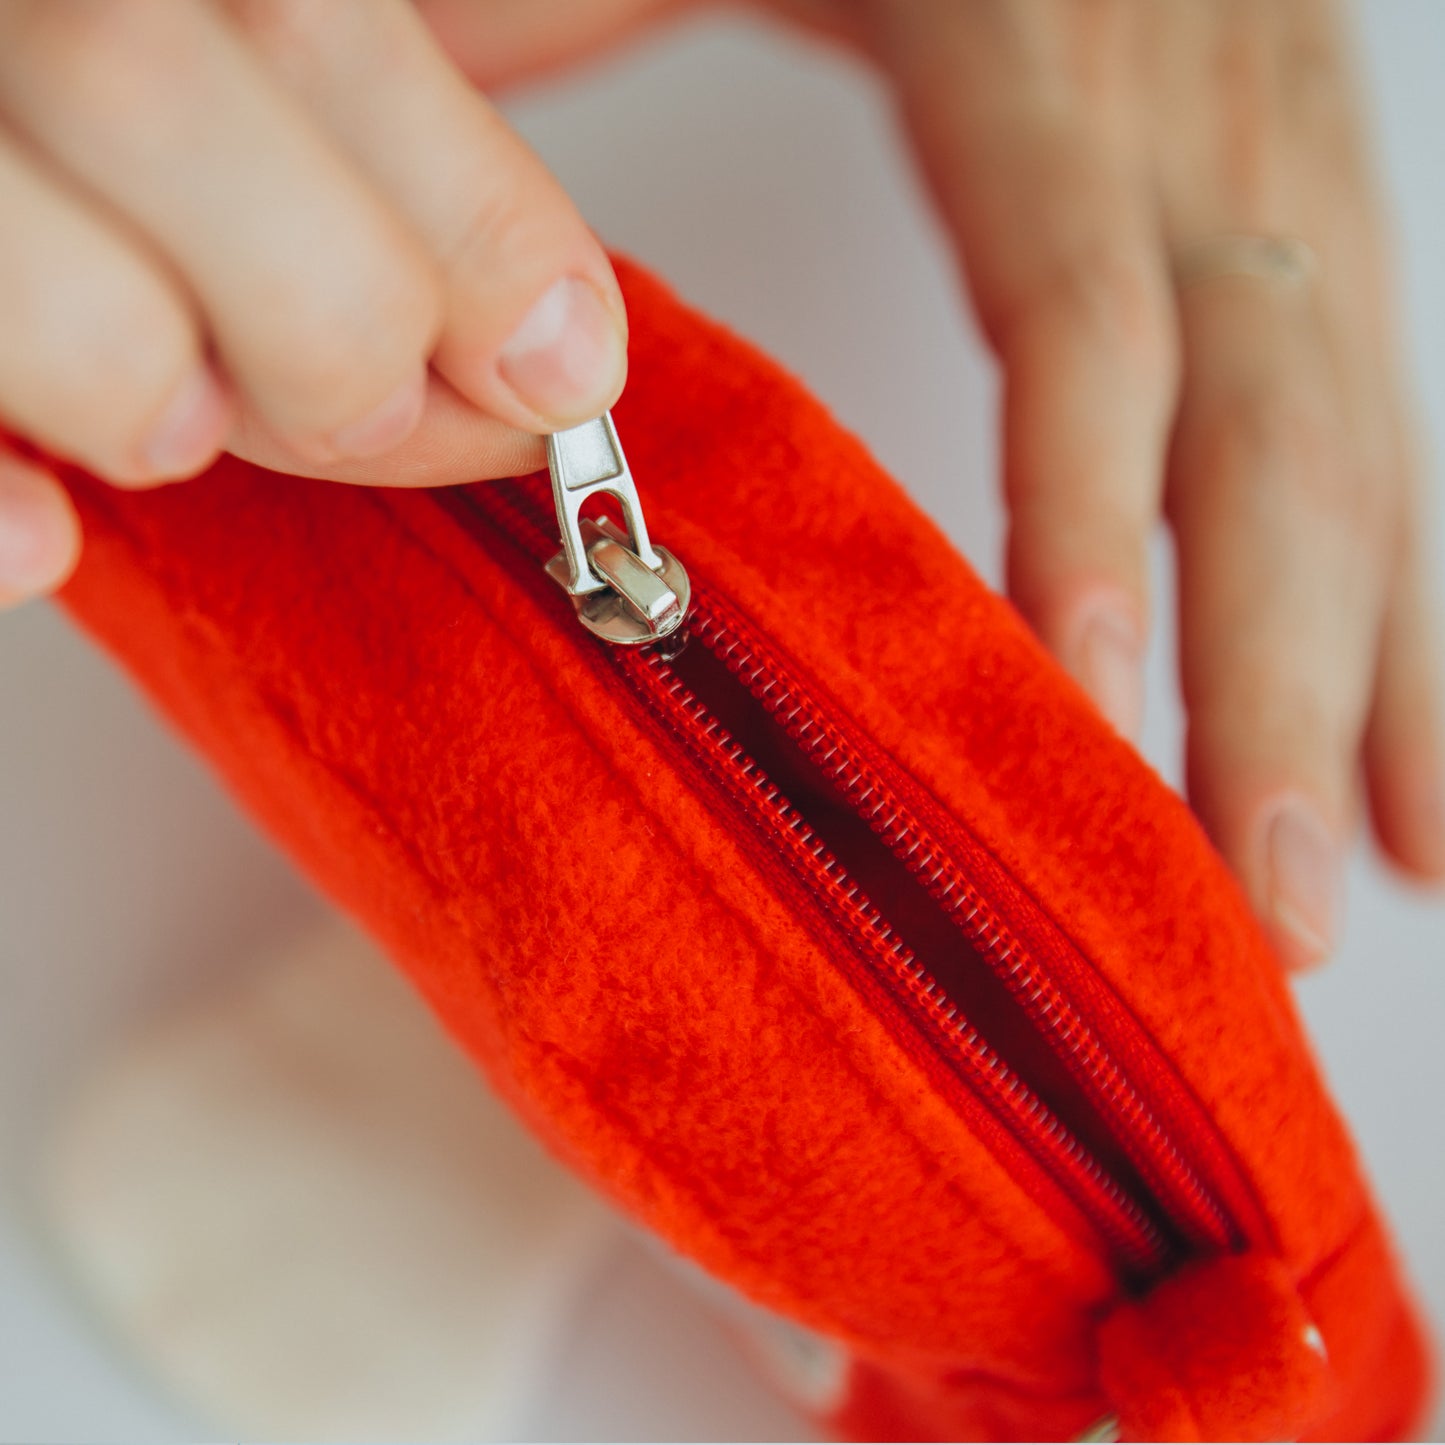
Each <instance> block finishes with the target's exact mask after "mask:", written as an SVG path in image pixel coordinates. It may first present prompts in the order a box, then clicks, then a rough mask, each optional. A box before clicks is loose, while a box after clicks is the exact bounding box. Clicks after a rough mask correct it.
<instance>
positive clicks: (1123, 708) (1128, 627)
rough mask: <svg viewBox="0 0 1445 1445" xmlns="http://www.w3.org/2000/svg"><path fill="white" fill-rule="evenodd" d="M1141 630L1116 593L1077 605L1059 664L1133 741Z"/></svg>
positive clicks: (1139, 704) (1138, 719) (1139, 710)
mask: <svg viewBox="0 0 1445 1445" xmlns="http://www.w3.org/2000/svg"><path fill="white" fill-rule="evenodd" d="M1143 634H1144V630H1143V627H1142V625H1141V624H1140V622H1139V619H1138V613H1137V609H1135V608H1134V607H1133V606H1131V605H1130V604H1129V603H1128V602H1127V601H1126V600H1125V599H1124V598H1122V597H1118V598H1115V597H1105V598H1095V599H1093V600H1091V601H1090V602H1089V603H1088V604H1087V605H1085V606H1084V607H1082V608H1080V609H1079V611H1078V614H1077V616H1076V618H1075V620H1074V623H1073V625H1072V626H1071V627H1070V629H1069V631H1068V634H1067V636H1068V641H1067V642H1066V644H1065V646H1064V648H1063V650H1062V660H1063V663H1064V666H1065V667H1066V668H1067V669H1068V671H1069V672H1070V673H1071V674H1072V676H1073V677H1074V679H1075V681H1077V682H1078V683H1079V685H1080V686H1081V687H1082V688H1083V689H1084V691H1085V692H1087V693H1088V694H1089V696H1090V697H1091V698H1092V699H1093V700H1094V704H1095V706H1096V707H1097V708H1098V709H1099V711H1100V712H1101V713H1102V714H1103V716H1104V719H1105V721H1106V722H1108V723H1109V725H1110V726H1111V727H1112V728H1113V729H1114V731H1115V732H1117V733H1118V734H1119V735H1120V737H1123V738H1125V739H1127V740H1129V741H1131V742H1132V741H1134V740H1135V739H1137V737H1138V736H1139V731H1140V728H1141V726H1142V724H1143V719H1144V674H1143V652H1144V635H1143Z"/></svg>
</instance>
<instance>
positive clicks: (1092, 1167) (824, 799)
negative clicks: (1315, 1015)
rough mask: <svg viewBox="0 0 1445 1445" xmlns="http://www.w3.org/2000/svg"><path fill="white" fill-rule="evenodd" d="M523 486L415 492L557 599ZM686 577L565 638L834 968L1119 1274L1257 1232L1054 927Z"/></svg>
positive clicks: (1172, 1081)
mask: <svg viewBox="0 0 1445 1445" xmlns="http://www.w3.org/2000/svg"><path fill="white" fill-rule="evenodd" d="M526 488H527V484H526V483H510V484H496V483H492V484H488V485H486V486H481V487H476V488H456V489H451V490H447V491H439V492H436V493H433V494H431V495H432V496H434V497H435V498H436V500H437V501H438V502H439V503H440V505H441V506H442V507H443V508H445V509H446V510H447V511H448V512H449V513H450V514H451V515H452V516H453V517H454V518H455V519H456V520H458V521H459V522H461V523H462V525H463V526H464V527H466V528H467V530H468V531H469V532H471V533H472V534H473V535H478V534H479V533H480V531H481V530H482V529H485V533H486V540H488V541H489V542H490V540H491V539H492V538H494V537H496V536H497V535H499V534H500V535H502V536H505V537H507V538H510V539H511V541H512V542H513V543H515V544H516V546H517V548H518V549H519V550H518V553H517V554H514V555H515V560H516V561H517V562H521V563H523V565H524V566H525V568H526V569H527V570H526V572H525V573H522V572H521V571H519V576H521V577H522V578H523V580H525V581H526V582H527V584H528V585H529V586H530V587H532V588H534V589H537V588H538V584H539V583H540V589H539V590H541V589H545V590H546V591H549V592H551V593H552V594H553V595H554V596H555V597H556V605H557V606H558V608H559V609H561V608H564V607H565V606H566V601H565V599H564V598H563V597H562V596H560V595H557V594H558V589H556V587H555V586H554V584H553V583H551V582H550V581H549V580H547V579H546V578H545V577H543V575H542V573H541V571H540V567H539V565H538V564H540V563H543V562H545V561H546V560H547V558H548V557H549V556H550V555H551V554H552V553H553V552H555V550H556V547H557V541H556V536H555V525H554V521H553V519H552V517H551V515H550V509H549V508H548V507H547V506H546V502H545V500H544V498H543V496H542V494H540V493H537V494H535V495H533V494H530V493H529V492H528V490H527V489H526ZM489 550H490V551H491V552H492V554H493V555H494V556H495V555H496V549H495V548H494V547H493V548H489ZM692 580H693V600H692V608H691V611H690V613H689V618H688V622H687V624H686V628H687V635H686V637H685V639H669V640H668V642H667V643H664V644H659V645H655V646H651V647H645V648H630V647H613V646H608V645H607V644H604V643H600V642H595V641H593V640H592V639H590V638H588V637H587V636H586V634H585V633H584V632H583V631H582V630H581V628H580V627H578V628H577V636H578V644H579V647H581V648H583V649H584V650H585V651H586V652H587V653H589V654H591V655H592V656H593V658H594V663H593V665H600V666H602V667H605V668H608V669H609V670H612V671H614V672H615V673H616V674H620V675H621V676H622V678H623V679H625V681H626V682H627V684H628V687H629V689H630V691H631V692H632V693H633V694H634V695H635V697H636V698H637V699H638V700H639V701H640V702H641V704H642V706H643V708H644V709H645V713H646V715H647V716H648V717H651V718H654V719H657V720H660V721H661V722H662V723H663V724H664V726H665V735H666V736H667V737H668V738H670V739H671V740H672V743H673V750H674V755H675V756H676V757H677V759H678V761H679V763H680V765H682V766H684V767H688V768H691V769H692V770H693V771H694V772H695V773H697V774H698V775H699V778H700V780H701V781H702V782H703V784H704V786H707V787H710V788H711V789H712V790H713V792H714V793H715V794H717V795H719V796H720V801H721V803H722V805H723V806H724V807H725V808H726V809H727V810H728V811H729V813H730V815H731V816H733V817H735V818H737V819H740V820H741V821H743V822H744V823H745V824H746V826H747V827H748V828H749V829H750V830H751V831H752V832H753V833H754V834H756V835H757V836H759V837H760V838H762V839H764V840H765V841H766V843H767V844H768V847H767V849H766V850H764V852H763V854H762V857H763V859H764V860H766V864H767V866H768V867H769V868H770V870H771V872H772V876H774V877H775V878H776V879H777V880H778V882H779V886H780V887H783V888H785V889H787V891H788V892H789V894H790V895H791V896H792V897H793V898H794V899H795V900H796V901H798V902H799V903H800V904H802V905H803V906H805V907H807V908H809V909H810V910H812V911H815V912H821V914H823V915H824V916H825V917H826V918H827V920H828V921H829V922H831V924H832V925H833V929H834V931H835V932H836V934H837V936H838V939H839V942H840V944H841V945H843V948H842V950H841V952H840V959H846V958H848V957H849V956H850V955H851V958H852V959H854V960H857V961H858V962H859V963H861V965H862V969H861V973H860V972H859V970H857V969H855V968H850V973H852V974H853V975H854V976H858V977H860V978H861V979H862V981H863V982H865V984H866V985H867V986H869V987H870V988H872V989H874V990H875V991H880V990H881V994H882V995H883V996H884V998H886V999H887V1000H888V1001H889V1003H890V1004H891V1013H892V1015H893V1017H894V1018H895V1019H897V1020H898V1021H899V1022H900V1024H901V1026H902V1027H903V1028H905V1029H907V1030H909V1031H910V1033H911V1035H912V1038H911V1039H910V1042H917V1041H920V1040H921V1041H922V1043H923V1046H924V1052H925V1053H927V1054H929V1055H930V1056H931V1057H932V1059H933V1060H934V1061H936V1062H937V1063H939V1064H941V1065H942V1076H944V1077H950V1076H951V1077H952V1078H953V1079H954V1080H956V1081H958V1082H959V1083H960V1084H961V1085H962V1087H963V1089H964V1090H965V1091H966V1094H967V1096H968V1098H969V1099H971V1100H973V1101H977V1102H978V1103H981V1104H982V1105H983V1107H984V1109H985V1110H986V1111H987V1113H988V1115H989V1116H990V1117H991V1118H992V1119H993V1120H994V1121H996V1123H997V1126H998V1128H999V1129H1000V1130H1001V1131H1002V1133H1003V1135H1004V1136H1005V1137H1006V1138H1007V1139H1008V1140H1010V1141H1012V1142H1013V1144H1014V1145H1016V1146H1017V1149H1018V1150H1019V1151H1020V1152H1021V1154H1022V1155H1023V1156H1024V1157H1025V1158H1026V1159H1027V1160H1028V1161H1030V1162H1031V1164H1032V1165H1033V1166H1036V1167H1037V1168H1038V1169H1040V1170H1042V1172H1043V1174H1044V1176H1045V1177H1046V1178H1047V1179H1048V1180H1050V1181H1051V1182H1052V1184H1053V1185H1054V1186H1055V1187H1056V1188H1057V1189H1059V1190H1061V1191H1062V1192H1063V1194H1064V1195H1065V1196H1066V1197H1067V1198H1068V1199H1069V1200H1070V1201H1071V1202H1072V1204H1073V1205H1074V1206H1075V1207H1076V1208H1077V1210H1078V1211H1079V1213H1080V1214H1081V1215H1082V1216H1083V1217H1084V1219H1086V1220H1087V1221H1088V1224H1089V1226H1090V1227H1091V1228H1092V1230H1093V1231H1094V1232H1095V1233H1096V1234H1097V1236H1099V1237H1100V1238H1101V1239H1102V1241H1103V1243H1104V1245H1105V1247H1106V1248H1107V1250H1108V1252H1109V1254H1110V1255H1111V1257H1112V1258H1113V1259H1114V1261H1115V1263H1116V1265H1117V1267H1118V1268H1119V1270H1120V1272H1121V1273H1122V1274H1123V1275H1124V1276H1125V1278H1126V1279H1127V1280H1129V1281H1130V1282H1133V1283H1144V1282H1146V1281H1147V1280H1149V1279H1150V1278H1153V1277H1154V1276H1156V1275H1157V1274H1159V1273H1160V1272H1162V1271H1164V1270H1165V1269H1167V1268H1169V1267H1170V1266H1171V1265H1173V1264H1174V1263H1176V1262H1177V1261H1178V1259H1179V1258H1181V1257H1182V1256H1185V1255H1190V1256H1192V1255H1199V1254H1206V1253H1217V1252H1222V1251H1226V1250H1232V1249H1237V1248H1240V1247H1242V1246H1243V1245H1244V1244H1245V1243H1246V1242H1250V1241H1252V1240H1254V1239H1256V1238H1258V1237H1260V1236H1261V1234H1262V1233H1263V1231H1264V1226H1263V1222H1262V1219H1261V1216H1260V1215H1259V1213H1258V1210H1257V1208H1256V1206H1255V1204H1254V1201H1253V1196H1252V1193H1251V1191H1250V1189H1249V1187H1248V1185H1247V1183H1246V1182H1245V1181H1244V1179H1243V1177H1242V1175H1241V1173H1240V1171H1239V1169H1238V1166H1237V1165H1236V1164H1234V1162H1233V1160H1232V1158H1231V1157H1230V1155H1229V1153H1228V1150H1227V1148H1226V1147H1225V1146H1224V1145H1223V1143H1222V1141H1221V1140H1220V1139H1219V1137H1218V1134H1217V1131H1216V1130H1215V1129H1214V1127H1213V1125H1212V1124H1211V1122H1210V1121H1209V1119H1208V1116H1207V1115H1206V1114H1205V1112H1204V1111H1203V1109H1202V1107H1201V1106H1200V1105H1199V1104H1198V1102H1197V1101H1195V1100H1194V1099H1193V1098H1192V1095H1190V1094H1189V1092H1188V1090H1187V1089H1186V1088H1185V1086H1184V1085H1183V1083H1182V1081H1180V1080H1179V1079H1178V1077H1177V1075H1175V1074H1174V1072H1173V1070H1172V1068H1170V1066H1169V1065H1168V1064H1167V1062H1166V1061H1165V1060H1164V1059H1163V1057H1162V1056H1161V1055H1160V1053H1159V1050H1158V1048H1157V1046H1155V1045H1154V1044H1153V1042H1152V1040H1150V1039H1149V1037H1148V1035H1147V1034H1146V1033H1145V1032H1144V1030H1143V1029H1142V1027H1141V1026H1140V1025H1139V1024H1138V1022H1137V1021H1136V1020H1134V1019H1133V1016H1132V1015H1131V1014H1130V1013H1129V1012H1128V1010H1127V1009H1126V1008H1125V1007H1124V1006H1123V1005H1122V1004H1121V1003H1120V1002H1119V1001H1118V1000H1117V998H1115V997H1114V996H1113V995H1112V992H1111V991H1110V990H1108V989H1107V986H1105V985H1103V983H1102V981H1101V980H1100V979H1099V978H1098V975H1097V974H1096V973H1095V972H1094V971H1093V970H1092V968H1091V967H1090V966H1089V965H1088V963H1087V961H1086V960H1084V959H1083V957H1082V955H1080V954H1079V953H1078V951H1077V949H1075V948H1074V946H1073V945H1072V943H1071V942H1070V941H1069V940H1068V939H1067V938H1066V937H1065V936H1064V935H1063V933H1062V931H1061V930H1060V929H1058V927H1057V926H1056V925H1054V924H1053V922H1052V920H1050V919H1049V918H1048V917H1047V915H1046V914H1045V913H1044V911H1043V910H1042V909H1041V908H1040V907H1039V905H1038V904H1037V903H1036V902H1034V900H1032V899H1031V898H1029V897H1028V895H1027V894H1025V893H1024V892H1023V891H1022V890H1021V889H1020V888H1019V887H1018V885H1017V884H1016V883H1015V882H1014V881H1013V880H1012V879H1010V878H1008V877H1007V875H1006V874H1005V873H1004V872H1003V870H1001V868H1000V866H999V865H998V863H997V861H996V860H994V859H993V858H992V856H991V855H989V854H987V852H986V850H984V849H983V848H982V847H981V845H980V844H979V843H978V841H977V840H976V839H974V838H973V837H972V835H971V834H969V833H968V832H967V830H966V829H965V828H963V826H962V825H961V824H959V823H958V822H957V820H955V819H953V818H951V817H950V816H949V815H948V814H947V812H946V811H945V810H944V809H942V808H941V807H940V806H939V805H938V804H937V802H936V800H934V799H933V798H932V797H931V795H929V794H928V793H927V792H926V790H924V789H922V788H921V786H920V785H919V784H918V783H917V782H916V780H914V779H912V778H911V777H910V776H909V775H908V774H907V773H906V772H905V771H904V770H903V769H902V768H900V767H899V766H898V764H897V763H895V762H894V761H893V759H892V758H891V757H889V756H888V755H887V754H886V753H885V752H883V751H882V750H881V749H879V748H878V747H877V746H876V745H874V744H873V743H872V742H871V741H870V740H869V739H868V738H867V736H866V735H865V734H863V733H862V732H861V730H859V729H857V728H856V727H855V726H853V725H852V724H851V723H850V722H849V721H848V720H847V718H846V716H845V715H844V714H843V713H842V712H841V711H840V710H839V709H838V708H837V706H836V705H835V704H833V703H832V702H831V701H827V700H825V699H823V698H822V697H820V696H819V695H818V691H819V690H818V689H817V688H816V686H814V685H810V684H807V683H805V682H804V680H803V677H804V674H803V670H802V669H801V668H800V667H798V666H797V665H796V664H795V663H793V662H792V661H791V660H790V659H787V658H785V657H784V656H782V655H781V654H780V652H779V650H778V649H777V648H776V647H774V646H772V645H771V644H770V643H769V642H768V641H767V639H765V638H764V637H762V636H761V635H760V634H759V633H758V631H757V630H756V629H755V628H753V627H752V626H751V624H750V623H749V622H748V621H747V619H746V618H745V617H743V616H742V615H741V614H740V613H739V612H738V611H737V610H736V609H735V608H734V607H732V606H731V605H730V604H729V603H728V602H727V601H726V600H725V599H724V598H723V597H722V596H721V595H720V594H719V593H718V592H717V591H716V590H715V589H714V588H712V587H711V586H709V585H707V583H706V580H705V579H699V578H698V577H697V576H696V575H694V576H693V579H692ZM569 625H573V626H575V624H573V623H571V621H570V619H569ZM1121 1054H1122V1055H1125V1056H1127V1057H1128V1059H1129V1061H1130V1068H1129V1069H1128V1070H1126V1069H1125V1068H1124V1066H1123V1065H1122V1064H1121V1063H1120V1061H1119V1060H1120V1056H1121Z"/></svg>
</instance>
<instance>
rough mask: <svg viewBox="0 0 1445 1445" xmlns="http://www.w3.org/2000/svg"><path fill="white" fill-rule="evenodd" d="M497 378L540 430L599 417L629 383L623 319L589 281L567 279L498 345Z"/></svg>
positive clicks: (543, 297) (548, 292)
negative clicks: (533, 419)
mask: <svg viewBox="0 0 1445 1445" xmlns="http://www.w3.org/2000/svg"><path fill="white" fill-rule="evenodd" d="M496 365H497V372H498V374H499V375H500V377H501V379H502V381H503V382H504V383H505V384H506V386H507V388H508V389H509V390H510V391H511V393H512V394H513V396H514V397H515V398H516V399H517V401H518V402H520V404H521V406H522V408H523V409H524V411H525V412H526V413H528V414H530V416H531V417H533V418H535V419H536V421H537V422H538V423H540V425H541V427H542V428H543V429H544V430H548V431H556V430H560V429H562V428H563V427H568V426H576V425H579V424H580V423H582V422H585V421H590V420H591V419H592V418H594V417H597V416H600V415H601V414H602V413H603V412H604V411H606V410H607V408H608V407H610V406H611V405H612V404H613V403H614V402H615V401H616V400H617V398H618V396H619V395H620V394H621V392H622V387H623V384H624V382H625V381H626V377H627V324H626V313H625V312H624V311H623V310H622V307H621V303H620V300H619V301H617V302H616V303H612V302H611V301H610V298H608V297H606V296H604V295H603V294H602V292H601V291H600V290H599V288H598V287H597V286H596V284H595V283H594V282H593V281H592V280H590V279H584V278H583V277H580V276H564V277H561V278H560V279H558V280H557V281H554V282H553V283H552V284H551V285H550V286H549V287H548V288H547V289H546V290H545V291H544V292H543V293H542V295H541V296H540V297H538V298H537V300H536V301H535V302H533V304H532V306H531V307H530V308H529V309H528V311H527V313H526V314H525V316H524V317H523V318H522V320H521V322H520V323H519V324H518V325H517V327H516V328H515V329H514V330H513V332H512V334H511V335H510V336H509V337H508V338H507V340H506V341H505V342H504V343H503V345H502V349H501V351H500V353H499V354H498V357H497V363H496Z"/></svg>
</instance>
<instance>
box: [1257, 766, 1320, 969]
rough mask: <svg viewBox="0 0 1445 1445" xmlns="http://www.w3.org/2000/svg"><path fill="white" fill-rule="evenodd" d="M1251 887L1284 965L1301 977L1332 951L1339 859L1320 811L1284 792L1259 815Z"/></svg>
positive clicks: (1301, 798)
mask: <svg viewBox="0 0 1445 1445" xmlns="http://www.w3.org/2000/svg"><path fill="white" fill-rule="evenodd" d="M1256 832H1257V836H1258V840H1259V841H1258V844H1257V845H1256V847H1255V849H1253V850H1252V851H1253V853H1254V855H1255V856H1254V859H1253V860H1252V861H1253V868H1252V872H1253V873H1254V877H1253V879H1252V880H1248V881H1250V882H1252V885H1253V886H1252V889H1251V891H1252V892H1253V894H1254V896H1255V900H1256V907H1257V909H1258V912H1259V915H1260V918H1261V921H1262V922H1263V923H1264V925H1265V927H1266V929H1267V930H1268V932H1269V934H1270V936H1271V938H1272V940H1273V942H1274V945H1275V949H1276V951H1277V952H1278V954H1279V957H1280V961H1281V963H1282V964H1283V965H1284V967H1285V968H1286V969H1287V970H1289V971H1290V972H1292V973H1303V972H1307V971H1309V970H1312V969H1314V968H1317V967H1318V966H1319V965H1320V964H1322V963H1324V962H1325V961H1326V960H1327V959H1328V958H1329V956H1330V954H1331V953H1332V952H1333V951H1334V947H1335V941H1336V937H1337V934H1338V928H1339V911H1340V895H1341V885H1342V874H1343V859H1342V857H1341V851H1340V845H1339V842H1338V840H1337V839H1336V837H1335V834H1334V831H1333V830H1332V829H1331V828H1330V827H1329V825H1328V824H1327V823H1326V822H1325V819H1324V814H1323V812H1322V811H1321V809H1320V808H1319V807H1318V805H1317V804H1315V803H1314V802H1313V801H1312V800H1310V799H1309V798H1307V797H1305V796H1303V795H1302V794H1298V793H1295V794H1286V795H1285V796H1283V797H1280V798H1278V799H1275V800H1273V801H1272V802H1270V803H1269V804H1267V805H1266V806H1265V807H1264V808H1263V809H1261V811H1260V815H1259V821H1258V823H1257V824H1256Z"/></svg>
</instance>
